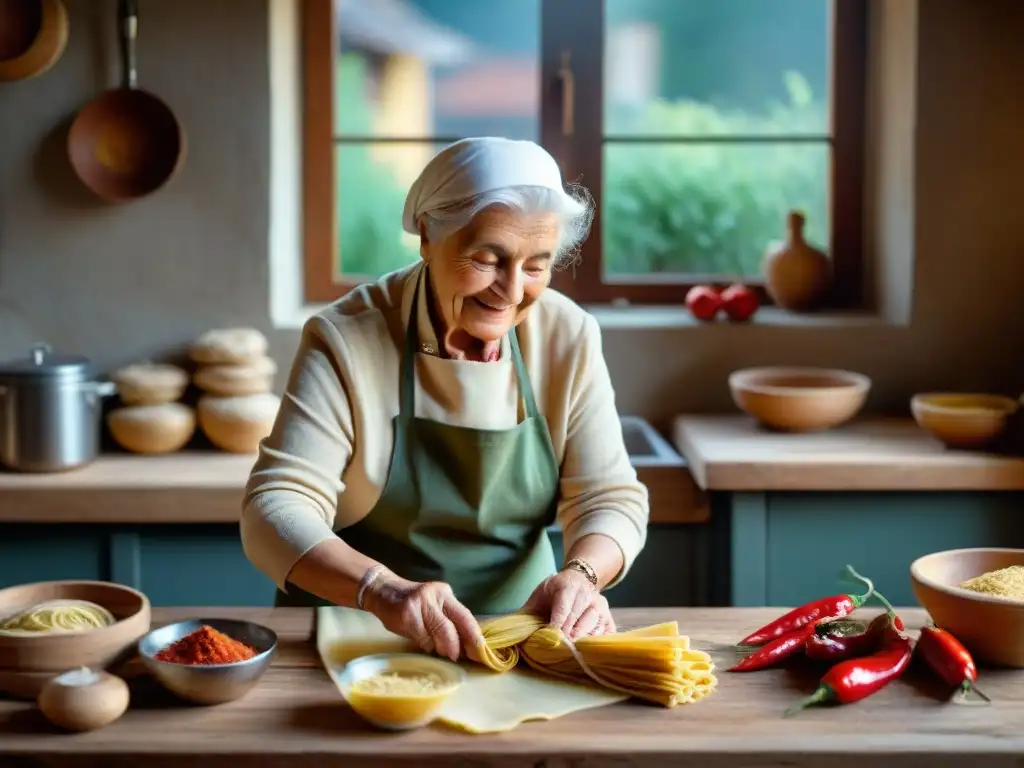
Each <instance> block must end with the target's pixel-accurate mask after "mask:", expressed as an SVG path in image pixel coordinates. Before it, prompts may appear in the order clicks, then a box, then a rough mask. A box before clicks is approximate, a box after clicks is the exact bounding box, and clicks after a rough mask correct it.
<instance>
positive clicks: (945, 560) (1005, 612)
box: [910, 548, 1024, 668]
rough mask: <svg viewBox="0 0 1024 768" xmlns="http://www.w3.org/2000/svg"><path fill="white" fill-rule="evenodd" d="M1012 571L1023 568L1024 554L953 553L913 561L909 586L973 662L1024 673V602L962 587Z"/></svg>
mask: <svg viewBox="0 0 1024 768" xmlns="http://www.w3.org/2000/svg"><path fill="white" fill-rule="evenodd" d="M1011 565H1024V549H996V548H994V549H980V548H979V549H951V550H947V551H945V552H935V553H933V554H931V555H925V556H924V557H919V558H918V559H917V560H915V561H914V562H913V563H912V564H911V566H910V581H911V584H912V585H913V588H914V595H915V596H916V597H917V601H918V602H919V603H920V604H921V605H922V606H924V608H925V610H927V611H928V613H929V614H930V615H931V617H932V619H933V620H934V621H935V623H936V624H937V625H938V626H940V627H942V628H943V629H945V630H947V631H949V632H951V633H952V634H953V635H955V636H956V637H957V638H958V639H959V640H960V642H961V643H963V644H964V646H966V647H967V650H969V651H970V652H971V653H972V654H973V655H974V657H975V661H978V662H981V661H985V662H988V663H989V664H995V665H999V666H1005V667H1017V668H1024V601H1018V600H1011V599H1009V598H1005V597H996V596H995V595H983V594H980V593H978V592H971V591H970V590H967V589H961V588H960V587H959V585H960V584H962V583H963V582H965V581H966V580H967V579H970V578H973V577H975V576H980V575H981V574H983V573H988V572H989V571H996V570H999V569H1000V568H1007V567H1009V566H1011Z"/></svg>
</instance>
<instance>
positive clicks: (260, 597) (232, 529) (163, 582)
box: [136, 525, 275, 606]
mask: <svg viewBox="0 0 1024 768" xmlns="http://www.w3.org/2000/svg"><path fill="white" fill-rule="evenodd" d="M136 535H137V537H138V553H139V555H138V557H139V565H138V568H139V581H140V588H141V589H142V591H143V592H145V593H146V594H147V595H149V599H150V600H151V601H152V603H153V605H161V606H169V605H195V606H204V605H211V606H213V605H241V606H271V605H273V604H274V592H275V588H274V584H273V582H271V581H270V579H268V578H267V577H266V576H264V575H263V574H262V573H260V572H259V571H257V570H256V569H255V568H254V567H253V566H252V564H251V563H250V562H249V560H248V559H247V558H246V557H245V553H244V552H243V551H242V543H241V541H240V539H239V536H238V526H237V525H202V526H185V525H176V526H154V527H145V528H139V529H138V533H137V534H136Z"/></svg>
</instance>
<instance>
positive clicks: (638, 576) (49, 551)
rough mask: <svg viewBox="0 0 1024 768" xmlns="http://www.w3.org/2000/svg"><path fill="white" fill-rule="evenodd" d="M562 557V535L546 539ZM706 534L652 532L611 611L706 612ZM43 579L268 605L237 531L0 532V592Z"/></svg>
mask: <svg viewBox="0 0 1024 768" xmlns="http://www.w3.org/2000/svg"><path fill="white" fill-rule="evenodd" d="M551 536H552V543H553V544H554V547H555V551H556V554H557V555H558V556H559V557H561V551H562V541H561V538H562V537H561V534H560V533H559V532H557V531H554V532H552V534H551ZM709 541H710V527H709V526H707V525H660V526H655V527H652V528H651V529H650V531H649V533H648V540H647V546H646V548H645V549H644V551H643V552H642V553H641V554H640V557H639V558H638V559H637V561H636V563H635V564H634V565H633V569H632V571H631V572H630V574H629V577H628V578H627V579H626V580H625V581H624V582H623V583H622V584H620V585H619V586H617V587H615V588H614V589H612V590H610V591H609V592H608V600H609V602H610V603H611V604H612V605H613V606H616V607H644V606H673V605H706V604H708V602H707V601H708V595H709V594H710V592H711V590H710V570H709V562H710V561H709V558H708V552H709V545H708V542H709ZM51 579H104V580H106V579H109V580H113V581H117V582H120V583H122V584H127V585H129V586H133V587H136V588H137V589H141V590H142V591H143V592H145V593H146V594H147V595H148V596H149V599H150V600H151V601H152V603H153V605H156V606H176V605H189V606H219V605H238V606H270V605H273V602H274V591H275V589H274V585H273V583H272V582H271V581H270V580H269V579H268V578H267V577H266V576H264V575H263V574H262V573H260V572H259V571H257V570H256V569H255V568H254V567H253V566H252V565H251V564H250V563H249V561H248V560H247V559H246V557H245V554H244V553H243V552H242V545H241V542H240V541H239V538H238V526H237V525H235V524H202V525H136V526H118V525H60V524H53V523H47V524H35V525H24V524H7V525H0V587H5V586H11V585H14V584H22V583H25V582H30V581H47V580H51Z"/></svg>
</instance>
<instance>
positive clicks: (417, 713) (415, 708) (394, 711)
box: [334, 653, 466, 731]
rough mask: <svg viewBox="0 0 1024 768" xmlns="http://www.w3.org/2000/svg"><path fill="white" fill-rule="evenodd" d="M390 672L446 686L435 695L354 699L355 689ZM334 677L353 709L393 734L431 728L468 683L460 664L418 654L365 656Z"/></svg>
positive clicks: (371, 695)
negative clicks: (423, 677) (429, 677)
mask: <svg viewBox="0 0 1024 768" xmlns="http://www.w3.org/2000/svg"><path fill="white" fill-rule="evenodd" d="M388 672H392V673H397V674H431V675H434V676H437V677H439V678H440V679H441V680H442V685H441V687H440V688H439V689H438V690H437V691H435V692H431V693H429V694H424V695H417V696H391V695H384V694H381V695H373V694H366V693H362V694H356V695H353V691H352V687H353V686H354V685H355V684H356V683H358V682H359V681H360V680H365V679H366V678H368V677H372V676H373V675H379V674H381V673H388ZM334 674H335V679H336V681H337V683H338V687H339V688H340V689H341V693H342V695H343V696H344V697H345V700H346V701H347V702H348V704H349V706H350V707H352V709H353V710H355V712H356V713H357V714H358V715H359V716H360V717H362V718H363V719H364V720H366V721H367V722H368V723H370V724H372V725H375V726H377V727H378V728H383V729H385V730H389V731H407V730H411V729H413V728H422V727H423V726H425V725H429V724H430V723H431V722H433V720H434V719H435V718H436V717H437V716H438V714H440V712H441V708H442V707H443V706H444V703H445V702H446V701H447V700H448V699H449V698H450V697H451V695H452V694H453V693H455V691H456V690H458V688H459V686H460V685H462V683H463V682H465V679H466V673H465V671H463V669H462V667H460V666H459V665H458V664H454V663H452V662H450V661H445V660H444V659H438V658H434V657H433V656H423V655H422V654H418V653H380V654H375V655H372V656H362V657H360V658H358V659H353V660H352V661H350V662H349V663H348V664H346V665H345V667H344V669H342V670H341V671H340V672H337V673H334Z"/></svg>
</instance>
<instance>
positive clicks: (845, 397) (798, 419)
mask: <svg viewBox="0 0 1024 768" xmlns="http://www.w3.org/2000/svg"><path fill="white" fill-rule="evenodd" d="M870 389H871V379H869V378H868V377H867V376H865V375H863V374H861V373H854V372H853V371H843V370H837V369H832V368H811V367H767V368H745V369H742V370H739V371H734V372H733V373H732V374H731V375H730V376H729V390H730V392H731V393H732V399H733V402H734V403H736V406H737V407H738V408H739V409H740V410H741V411H743V412H744V413H746V414H747V415H749V416H752V417H753V418H755V419H757V420H758V421H759V422H761V424H763V425H764V426H766V427H770V428H772V429H778V430H783V431H787V432H811V431H817V430H823V429H831V428H832V427H837V426H839V425H840V424H843V423H844V422H846V421H849V420H850V419H852V418H853V417H854V416H855V415H856V414H857V412H858V411H860V409H861V408H862V407H863V406H864V401H865V400H866V399H867V396H868V391H869V390H870Z"/></svg>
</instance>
